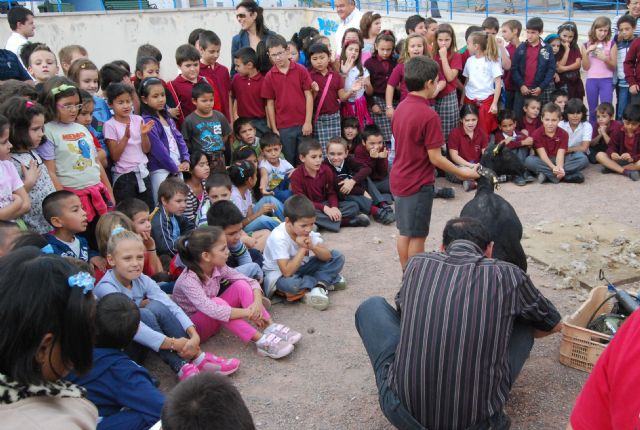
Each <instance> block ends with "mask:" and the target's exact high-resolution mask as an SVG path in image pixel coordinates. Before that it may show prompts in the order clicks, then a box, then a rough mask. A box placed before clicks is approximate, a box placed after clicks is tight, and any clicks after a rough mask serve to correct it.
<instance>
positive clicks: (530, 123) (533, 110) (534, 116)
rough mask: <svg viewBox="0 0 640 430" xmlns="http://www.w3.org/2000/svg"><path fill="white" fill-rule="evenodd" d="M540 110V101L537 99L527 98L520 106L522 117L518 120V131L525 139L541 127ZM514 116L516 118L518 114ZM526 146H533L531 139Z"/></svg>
mask: <svg viewBox="0 0 640 430" xmlns="http://www.w3.org/2000/svg"><path fill="white" fill-rule="evenodd" d="M541 108H542V106H541V104H540V100H538V98H537V97H534V96H527V97H525V98H524V102H523V106H522V112H523V113H524V115H522V116H521V117H520V119H518V130H519V131H520V133H522V134H524V135H525V136H526V137H525V139H527V138H530V137H531V135H532V134H533V132H534V131H536V130H537V129H539V128H540V127H542V121H541V120H540V109H541ZM514 113H515V112H514ZM515 114H516V118H517V117H518V114H517V113H515ZM528 145H533V140H532V139H529V142H528Z"/></svg>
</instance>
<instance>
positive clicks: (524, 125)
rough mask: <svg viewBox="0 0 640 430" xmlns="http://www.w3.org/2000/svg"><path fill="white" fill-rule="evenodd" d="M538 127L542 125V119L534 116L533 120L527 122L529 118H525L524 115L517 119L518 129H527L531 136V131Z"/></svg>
mask: <svg viewBox="0 0 640 430" xmlns="http://www.w3.org/2000/svg"><path fill="white" fill-rule="evenodd" d="M540 127H542V121H541V120H540V118H535V119H534V120H533V122H529V119H527V118H526V116H522V118H520V119H519V120H518V130H520V131H522V130H527V132H528V133H529V136H531V135H532V134H533V132H534V131H536V130H537V129H539V128H540Z"/></svg>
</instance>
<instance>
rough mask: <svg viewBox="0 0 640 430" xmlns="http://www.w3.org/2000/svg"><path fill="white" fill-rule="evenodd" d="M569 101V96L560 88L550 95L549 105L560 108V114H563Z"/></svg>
mask: <svg viewBox="0 0 640 430" xmlns="http://www.w3.org/2000/svg"><path fill="white" fill-rule="evenodd" d="M568 101H569V95H568V94H567V92H566V91H565V90H563V89H561V88H559V89H557V90H555V91H554V92H552V93H551V103H555V104H557V105H558V106H559V107H560V112H562V113H563V114H564V108H565V106H567V102H568Z"/></svg>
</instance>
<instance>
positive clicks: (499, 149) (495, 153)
mask: <svg viewBox="0 0 640 430" xmlns="http://www.w3.org/2000/svg"><path fill="white" fill-rule="evenodd" d="M502 149H504V142H500V143H498V144H497V145H496V147H495V148H493V157H494V158H495V157H497V156H499V155H500V153H501V152H502Z"/></svg>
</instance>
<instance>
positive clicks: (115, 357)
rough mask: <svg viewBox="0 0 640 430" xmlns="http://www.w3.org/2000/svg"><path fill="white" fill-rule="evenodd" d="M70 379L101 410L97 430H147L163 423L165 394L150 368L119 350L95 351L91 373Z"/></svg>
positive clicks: (103, 349)
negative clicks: (83, 390)
mask: <svg viewBox="0 0 640 430" xmlns="http://www.w3.org/2000/svg"><path fill="white" fill-rule="evenodd" d="M67 379H68V380H69V381H71V382H73V383H74V384H78V385H80V386H82V387H84V388H85V389H86V390H87V398H88V399H89V400H90V401H91V402H92V403H93V404H94V405H96V407H97V408H98V415H99V418H98V427H97V429H98V430H111V429H113V430H116V429H118V430H146V429H148V428H150V427H152V426H153V425H154V424H155V423H157V422H158V421H159V420H160V413H161V412H162V406H163V405H164V395H163V394H162V393H161V392H160V390H158V389H157V388H156V386H155V385H154V384H153V381H152V380H151V375H149V372H148V371H147V369H145V368H144V367H142V366H140V365H138V364H137V363H136V362H135V361H133V360H131V358H129V356H128V355H127V354H125V353H124V352H122V351H120V350H118V349H113V348H95V349H94V350H93V368H92V369H91V371H90V372H89V373H88V374H87V375H85V376H83V377H79V376H77V375H76V374H75V373H71V374H70V375H69V376H68V377H67Z"/></svg>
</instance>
